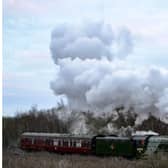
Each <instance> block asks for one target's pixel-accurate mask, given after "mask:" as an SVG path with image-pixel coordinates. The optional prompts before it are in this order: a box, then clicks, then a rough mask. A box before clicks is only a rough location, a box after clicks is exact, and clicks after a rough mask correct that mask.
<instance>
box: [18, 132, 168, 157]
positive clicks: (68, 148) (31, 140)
mask: <svg viewBox="0 0 168 168" xmlns="http://www.w3.org/2000/svg"><path fill="white" fill-rule="evenodd" d="M20 148H21V149H22V150H29V151H42V150H44V151H49V152H56V153H61V154H64V153H77V154H87V155H97V156H121V157H126V158H140V157H143V156H146V155H150V154H153V153H158V152H168V136H159V135H134V136H132V137H119V136H116V135H96V136H88V135H84V136H83V135H73V134H57V133H35V132H25V133H23V134H22V135H21V138H20Z"/></svg>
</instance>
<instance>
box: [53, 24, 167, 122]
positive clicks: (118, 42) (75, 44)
mask: <svg viewBox="0 0 168 168" xmlns="http://www.w3.org/2000/svg"><path fill="white" fill-rule="evenodd" d="M50 49H51V53H52V58H53V60H54V62H55V64H56V66H57V67H58V72H57V75H56V78H55V80H54V81H52V82H51V88H52V90H53V91H54V93H55V94H56V95H66V97H67V99H68V102H69V107H70V108H71V109H72V110H78V111H82V110H83V111H87V110H90V111H94V112H95V114H97V115H99V114H101V112H113V110H114V109H115V108H117V107H120V106H123V107H124V108H125V109H129V108H131V107H133V108H134V111H135V112H136V113H137V116H138V118H137V123H138V122H140V121H141V120H142V119H143V118H145V117H148V115H149V113H150V114H151V113H152V114H153V115H154V116H156V117H159V118H160V119H161V120H163V121H164V122H168V118H166V117H168V70H167V69H164V68H158V67H146V68H145V67H142V68H138V67H136V66H134V65H131V64H130V63H129V62H128V61H127V60H126V57H127V55H128V54H129V53H130V52H131V51H132V49H133V39H132V35H131V33H130V32H129V30H127V29H121V30H120V31H119V32H118V33H114V32H113V31H112V29H111V26H110V25H108V24H105V23H103V22H98V23H89V24H86V25H85V26H76V27H75V26H72V25H68V24H63V25H60V26H58V27H57V28H55V29H54V31H53V32H52V35H51V45H50Z"/></svg>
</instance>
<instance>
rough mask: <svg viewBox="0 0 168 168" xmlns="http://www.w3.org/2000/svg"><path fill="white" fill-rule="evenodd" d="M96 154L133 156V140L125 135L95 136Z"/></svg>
mask: <svg viewBox="0 0 168 168" xmlns="http://www.w3.org/2000/svg"><path fill="white" fill-rule="evenodd" d="M95 149H96V151H95V154H96V155H103V156H108V155H111V156H123V157H134V155H135V147H134V142H133V141H131V140H130V138H127V137H113V136H105V137H96V148H95Z"/></svg>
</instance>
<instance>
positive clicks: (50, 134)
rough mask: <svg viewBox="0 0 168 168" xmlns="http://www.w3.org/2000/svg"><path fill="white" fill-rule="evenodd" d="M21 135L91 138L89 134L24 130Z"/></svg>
mask: <svg viewBox="0 0 168 168" xmlns="http://www.w3.org/2000/svg"><path fill="white" fill-rule="evenodd" d="M21 136H22V137H48V138H80V139H91V136H89V135H75V134H60V133H39V132H24V133H23V134H22V135H21Z"/></svg>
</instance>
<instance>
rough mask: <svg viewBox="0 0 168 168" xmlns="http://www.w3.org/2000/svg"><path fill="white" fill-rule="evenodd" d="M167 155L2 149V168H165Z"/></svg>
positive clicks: (167, 159)
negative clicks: (142, 156) (136, 157)
mask: <svg viewBox="0 0 168 168" xmlns="http://www.w3.org/2000/svg"><path fill="white" fill-rule="evenodd" d="M167 166H168V156H165V155H164V156H163V155H159V156H157V157H156V156H155V157H150V158H148V159H143V160H127V159H123V158H115V157H104V158H102V157H95V156H81V155H59V154H55V153H47V152H22V151H11V150H5V151H3V168H167Z"/></svg>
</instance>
